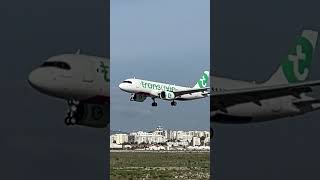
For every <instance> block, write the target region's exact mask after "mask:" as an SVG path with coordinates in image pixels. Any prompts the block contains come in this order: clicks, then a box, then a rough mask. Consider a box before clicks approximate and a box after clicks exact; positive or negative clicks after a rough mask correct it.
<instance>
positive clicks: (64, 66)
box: [40, 61, 71, 70]
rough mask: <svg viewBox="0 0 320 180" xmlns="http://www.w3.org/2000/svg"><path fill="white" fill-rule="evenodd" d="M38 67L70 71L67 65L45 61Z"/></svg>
mask: <svg viewBox="0 0 320 180" xmlns="http://www.w3.org/2000/svg"><path fill="white" fill-rule="evenodd" d="M40 67H56V68H60V69H66V70H69V69H71V67H70V65H69V64H67V63H65V62H61V61H47V62H44V63H43V64H42V65H41V66H40Z"/></svg>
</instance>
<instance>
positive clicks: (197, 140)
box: [192, 137, 201, 146]
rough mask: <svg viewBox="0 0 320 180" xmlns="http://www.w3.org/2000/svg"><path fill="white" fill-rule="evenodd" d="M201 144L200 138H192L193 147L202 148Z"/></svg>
mask: <svg viewBox="0 0 320 180" xmlns="http://www.w3.org/2000/svg"><path fill="white" fill-rule="evenodd" d="M200 145H201V142H200V138H199V137H193V138H192V146H200Z"/></svg>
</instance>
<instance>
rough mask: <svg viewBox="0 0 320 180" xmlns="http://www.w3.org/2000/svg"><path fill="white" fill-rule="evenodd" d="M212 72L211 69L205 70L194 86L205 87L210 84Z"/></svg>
mask: <svg viewBox="0 0 320 180" xmlns="http://www.w3.org/2000/svg"><path fill="white" fill-rule="evenodd" d="M209 77H210V73H209V71H204V72H203V74H202V76H201V78H200V79H199V80H198V82H197V84H196V85H194V87H193V88H204V87H206V86H207V85H208V82H209Z"/></svg>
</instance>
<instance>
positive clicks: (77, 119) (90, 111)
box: [65, 102, 110, 128]
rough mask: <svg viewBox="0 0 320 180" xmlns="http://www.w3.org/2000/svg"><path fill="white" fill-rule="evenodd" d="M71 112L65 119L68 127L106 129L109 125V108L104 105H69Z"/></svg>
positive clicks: (80, 103) (81, 103)
mask: <svg viewBox="0 0 320 180" xmlns="http://www.w3.org/2000/svg"><path fill="white" fill-rule="evenodd" d="M68 105H69V112H68V114H67V117H66V118H65V123H66V125H75V124H78V125H83V126H89V127H96V128H104V127H106V126H107V124H108V123H109V122H108V121H109V114H110V113H109V108H107V106H106V105H102V104H89V103H83V102H79V103H72V102H71V103H68Z"/></svg>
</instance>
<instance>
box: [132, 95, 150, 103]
mask: <svg viewBox="0 0 320 180" xmlns="http://www.w3.org/2000/svg"><path fill="white" fill-rule="evenodd" d="M146 98H147V96H145V95H144V94H139V93H137V94H133V95H132V96H131V98H130V100H131V101H137V102H143V101H144V100H145V99H146Z"/></svg>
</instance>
